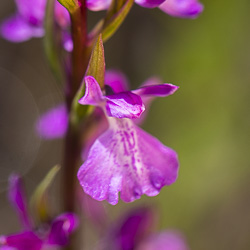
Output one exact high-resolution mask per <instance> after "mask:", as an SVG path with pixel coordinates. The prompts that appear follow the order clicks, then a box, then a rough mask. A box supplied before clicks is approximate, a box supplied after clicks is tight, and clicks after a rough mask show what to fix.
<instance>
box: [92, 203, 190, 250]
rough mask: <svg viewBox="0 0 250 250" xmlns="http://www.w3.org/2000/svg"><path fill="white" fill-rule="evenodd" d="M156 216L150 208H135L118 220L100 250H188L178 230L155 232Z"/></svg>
mask: <svg viewBox="0 0 250 250" xmlns="http://www.w3.org/2000/svg"><path fill="white" fill-rule="evenodd" d="M156 222H157V220H156V214H155V211H154V210H153V209H152V208H150V207H139V208H135V209H133V210H132V211H130V212H129V213H127V214H125V215H123V216H122V217H121V218H119V219H118V220H116V221H115V222H114V223H113V225H112V224H111V227H110V228H108V229H107V232H106V235H105V237H104V238H103V239H102V241H100V242H99V245H98V247H97V249H98V250H156V249H160V250H188V249H189V248H188V246H187V243H186V240H185V238H184V236H183V235H182V234H181V233H180V232H178V231H177V230H164V231H161V232H155V228H156Z"/></svg>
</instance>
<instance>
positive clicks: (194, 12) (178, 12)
mask: <svg viewBox="0 0 250 250" xmlns="http://www.w3.org/2000/svg"><path fill="white" fill-rule="evenodd" d="M159 8H160V9H161V10H162V11H164V12H165V13H167V14H169V15H170V16H174V17H181V18H196V17H197V16H198V15H199V14H200V13H201V12H202V11H203V5H202V4H201V3H200V2H199V1H198V0H167V1H165V2H164V3H163V4H161V5H160V6H159Z"/></svg>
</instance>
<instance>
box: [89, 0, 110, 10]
mask: <svg viewBox="0 0 250 250" xmlns="http://www.w3.org/2000/svg"><path fill="white" fill-rule="evenodd" d="M111 2H112V0H87V1H86V3H87V8H88V9H89V10H92V11H100V10H106V9H108V7H109V6H110V4H111Z"/></svg>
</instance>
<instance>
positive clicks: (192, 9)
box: [87, 0, 203, 18]
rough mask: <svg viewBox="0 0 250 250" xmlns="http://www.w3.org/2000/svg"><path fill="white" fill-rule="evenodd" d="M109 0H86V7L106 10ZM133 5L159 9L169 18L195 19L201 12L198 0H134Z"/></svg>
mask: <svg viewBox="0 0 250 250" xmlns="http://www.w3.org/2000/svg"><path fill="white" fill-rule="evenodd" d="M111 2H112V1H111V0H97V1H96V0H87V7H88V9H90V10H92V11H100V10H105V9H108V7H109V6H110V4H111ZM135 3H137V4H138V5H140V6H142V7H145V8H156V7H159V8H160V9H161V10H162V11H164V12H165V13H167V14H169V15H170V16H175V17H182V18H195V17H197V16H198V15H199V14H200V13H201V12H202V10H203V5H202V4H201V3H199V1H198V0H135Z"/></svg>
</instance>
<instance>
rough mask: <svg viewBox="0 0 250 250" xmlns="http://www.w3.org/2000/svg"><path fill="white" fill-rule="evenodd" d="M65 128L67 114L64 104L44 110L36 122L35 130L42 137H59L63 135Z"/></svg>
mask: <svg viewBox="0 0 250 250" xmlns="http://www.w3.org/2000/svg"><path fill="white" fill-rule="evenodd" d="M67 128H68V114H67V109H66V105H64V104H60V105H58V106H56V107H54V108H52V109H50V110H49V111H47V112H45V113H44V114H42V115H41V116H40V117H39V119H38V120H37V122H36V131H37V133H38V135H39V136H40V137H41V138H44V139H56V138H61V137H63V136H64V135H65V133H66V131H67Z"/></svg>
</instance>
